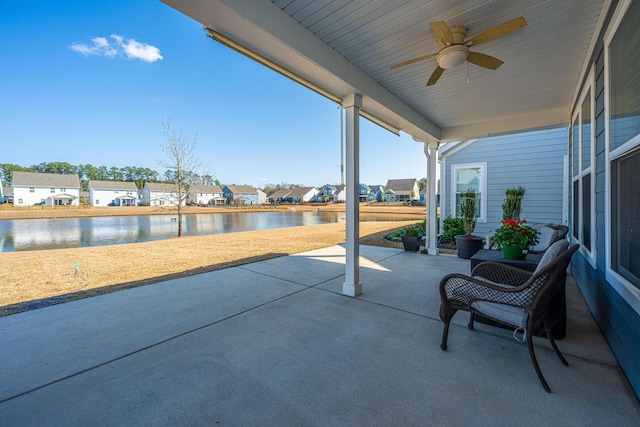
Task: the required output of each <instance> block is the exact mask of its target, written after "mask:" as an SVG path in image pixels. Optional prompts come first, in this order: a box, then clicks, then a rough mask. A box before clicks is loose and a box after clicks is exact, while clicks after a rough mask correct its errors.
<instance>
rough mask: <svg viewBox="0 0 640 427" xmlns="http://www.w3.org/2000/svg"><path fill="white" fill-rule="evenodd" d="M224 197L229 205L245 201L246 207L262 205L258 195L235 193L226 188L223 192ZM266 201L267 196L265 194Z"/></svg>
mask: <svg viewBox="0 0 640 427" xmlns="http://www.w3.org/2000/svg"><path fill="white" fill-rule="evenodd" d="M222 193H223V197H224V198H225V199H227V202H228V203H229V204H233V203H234V201H236V200H240V199H244V203H245V205H257V204H260V201H259V199H258V193H234V192H232V191H231V190H230V189H229V188H227V187H226V186H225V187H224V188H223V190H222ZM264 198H265V201H266V194H265V197H264Z"/></svg>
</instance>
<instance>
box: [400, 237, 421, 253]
mask: <svg viewBox="0 0 640 427" xmlns="http://www.w3.org/2000/svg"><path fill="white" fill-rule="evenodd" d="M421 243H422V236H402V245H403V246H404V250H405V251H407V252H418V250H420V244H421Z"/></svg>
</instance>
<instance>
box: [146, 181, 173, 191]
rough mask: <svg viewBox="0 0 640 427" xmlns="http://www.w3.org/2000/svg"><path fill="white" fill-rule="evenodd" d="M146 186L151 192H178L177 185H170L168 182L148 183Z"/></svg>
mask: <svg viewBox="0 0 640 427" xmlns="http://www.w3.org/2000/svg"><path fill="white" fill-rule="evenodd" d="M145 185H146V186H148V187H149V190H150V191H162V192H164V193H177V192H178V185H177V184H170V183H166V182H147V183H146V184H145Z"/></svg>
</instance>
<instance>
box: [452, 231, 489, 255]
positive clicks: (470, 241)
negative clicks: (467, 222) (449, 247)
mask: <svg viewBox="0 0 640 427" xmlns="http://www.w3.org/2000/svg"><path fill="white" fill-rule="evenodd" d="M483 240H484V239H483V238H482V237H477V236H469V237H467V236H456V248H457V249H458V257H459V258H462V259H469V258H471V257H472V256H473V254H475V253H476V252H478V251H479V250H480V249H482V241H483Z"/></svg>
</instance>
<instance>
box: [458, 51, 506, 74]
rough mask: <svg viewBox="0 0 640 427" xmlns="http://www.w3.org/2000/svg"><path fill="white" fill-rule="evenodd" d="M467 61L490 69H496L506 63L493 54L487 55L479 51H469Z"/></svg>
mask: <svg viewBox="0 0 640 427" xmlns="http://www.w3.org/2000/svg"><path fill="white" fill-rule="evenodd" d="M467 61H469V62H471V63H472V64H475V65H477V66H479V67H482V68H488V69H490V70H495V69H497V68H498V67H499V66H501V65H502V64H504V62H502V61H500V60H499V59H498V58H494V57H493V56H489V55H485V54H484V53H478V52H469V56H468V57H467Z"/></svg>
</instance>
